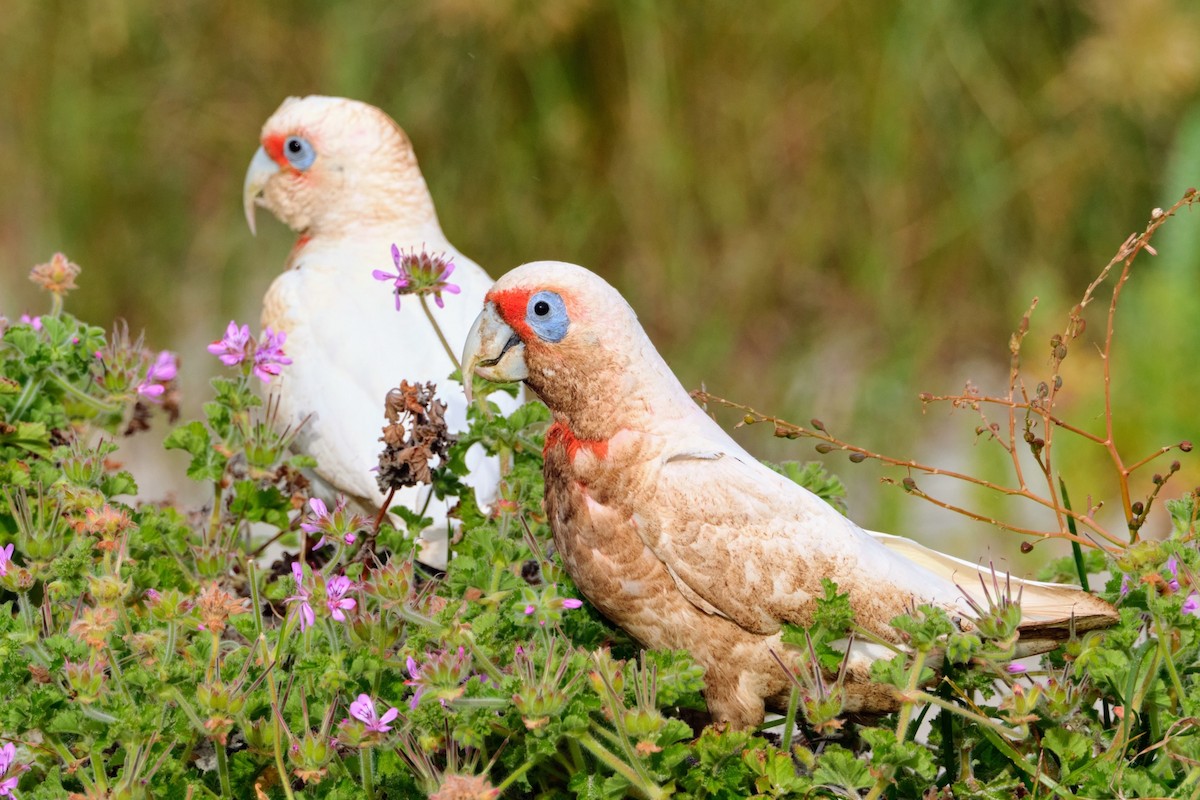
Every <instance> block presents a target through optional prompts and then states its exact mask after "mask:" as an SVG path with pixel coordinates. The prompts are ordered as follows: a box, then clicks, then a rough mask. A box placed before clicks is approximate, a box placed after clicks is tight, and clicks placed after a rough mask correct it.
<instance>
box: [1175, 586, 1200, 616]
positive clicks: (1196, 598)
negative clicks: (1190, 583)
mask: <svg viewBox="0 0 1200 800" xmlns="http://www.w3.org/2000/svg"><path fill="white" fill-rule="evenodd" d="M1179 610H1180V611H1182V612H1183V613H1185V614H1191V615H1192V616H1193V617H1200V594H1196V593H1195V592H1192V593H1191V594H1190V595H1188V599H1187V600H1184V601H1183V605H1182V606H1180V608H1179Z"/></svg>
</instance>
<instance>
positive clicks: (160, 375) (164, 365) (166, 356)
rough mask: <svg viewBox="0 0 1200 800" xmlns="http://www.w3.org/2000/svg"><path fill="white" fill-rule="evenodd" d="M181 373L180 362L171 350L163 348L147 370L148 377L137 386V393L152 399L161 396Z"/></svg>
mask: <svg viewBox="0 0 1200 800" xmlns="http://www.w3.org/2000/svg"><path fill="white" fill-rule="evenodd" d="M178 374H179V362H178V360H176V358H175V354H174V353H172V352H171V351H170V350H163V351H161V352H160V353H159V354H158V357H157V358H155V359H154V363H153V364H151V365H150V368H149V369H148V370H146V377H145V379H143V380H142V382H141V383H139V384H138V386H137V393H138V394H140V395H144V396H146V397H149V398H151V399H153V398H157V397H161V396H162V395H163V393H164V392H165V391H166V390H167V386H166V385H167V384H168V383H170V382H171V381H173V380H175V376H176V375H178Z"/></svg>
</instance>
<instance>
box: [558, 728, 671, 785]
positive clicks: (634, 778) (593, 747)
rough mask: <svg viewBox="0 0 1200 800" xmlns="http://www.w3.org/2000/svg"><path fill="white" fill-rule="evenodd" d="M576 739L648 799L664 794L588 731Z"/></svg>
mask: <svg viewBox="0 0 1200 800" xmlns="http://www.w3.org/2000/svg"><path fill="white" fill-rule="evenodd" d="M578 741H579V743H580V744H581V745H583V746H584V749H586V750H587V751H588V752H589V753H591V754H592V755H594V756H595V757H596V758H597V759H599V760H600V761H601V762H602V763H603V764H604V765H605V766H607V767H608V768H609V769H611V770H612V771H613V772H616V773H617V774H618V775H620V776H621V777H622V778H624V779H625V780H627V781H629V785H630V787H631V788H633V790H634V791H636V792H637V793H638V794H640V795H642V796H643V797H647V798H650V800H658V798H660V797H665V796H666V795H664V794H663V791H662V789H660V788H659V787H658V786H655V785H654V784H653V783H650V782H647V781H646V780H644V779H643V778H642V776H641V775H639V774H638V773H637V772H636V771H635V770H634V769H633V768H632V767H630V766H629V765H628V764H626V763H625V762H624V761H622V760H621V759H619V758H617V757H616V756H615V755H613V753H612V751H610V750H609V749H608V748H606V747H605V746H604V745H602V744H600V742H598V741H596V740H595V739H594V738H592V735H591V734H590V733H585V734H583V735H582V736H580V737H579V739H578Z"/></svg>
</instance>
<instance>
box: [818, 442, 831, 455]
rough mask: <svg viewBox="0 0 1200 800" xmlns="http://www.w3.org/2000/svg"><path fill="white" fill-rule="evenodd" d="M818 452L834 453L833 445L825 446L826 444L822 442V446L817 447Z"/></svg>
mask: <svg viewBox="0 0 1200 800" xmlns="http://www.w3.org/2000/svg"><path fill="white" fill-rule="evenodd" d="M817 452H818V453H830V452H833V445H831V444H825V443H824V442H822V443H821V444H819V445H817Z"/></svg>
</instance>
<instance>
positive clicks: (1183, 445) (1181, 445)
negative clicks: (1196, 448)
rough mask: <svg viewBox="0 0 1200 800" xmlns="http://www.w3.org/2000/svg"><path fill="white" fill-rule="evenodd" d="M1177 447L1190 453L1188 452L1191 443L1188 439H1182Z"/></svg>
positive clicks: (1190, 450)
mask: <svg viewBox="0 0 1200 800" xmlns="http://www.w3.org/2000/svg"><path fill="white" fill-rule="evenodd" d="M1179 449H1180V450H1182V451H1183V452H1185V453H1190V452H1192V443H1191V442H1190V441H1188V440H1187V439H1184V440H1183V441H1182V442H1180V443H1179Z"/></svg>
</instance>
